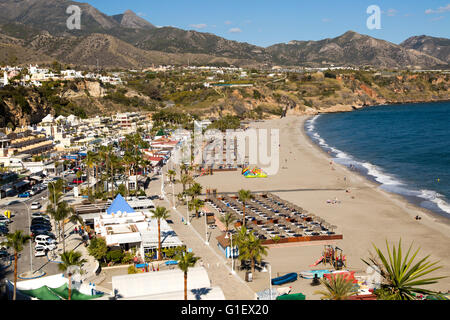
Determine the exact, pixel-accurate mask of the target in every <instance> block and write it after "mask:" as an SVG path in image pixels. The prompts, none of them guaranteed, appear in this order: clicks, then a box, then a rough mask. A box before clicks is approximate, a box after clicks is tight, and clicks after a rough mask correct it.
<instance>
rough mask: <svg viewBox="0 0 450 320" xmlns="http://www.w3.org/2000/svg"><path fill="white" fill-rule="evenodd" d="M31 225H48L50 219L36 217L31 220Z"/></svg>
mask: <svg viewBox="0 0 450 320" xmlns="http://www.w3.org/2000/svg"><path fill="white" fill-rule="evenodd" d="M33 223H46V224H49V223H50V219H48V217H44V216H43V215H41V216H39V217H36V218H32V219H31V224H33Z"/></svg>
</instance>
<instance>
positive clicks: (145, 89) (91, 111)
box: [0, 70, 450, 127]
mask: <svg viewBox="0 0 450 320" xmlns="http://www.w3.org/2000/svg"><path fill="white" fill-rule="evenodd" d="M210 76H211V74H208V73H197V72H195V71H188V70H174V71H171V72H161V73H152V72H147V73H133V75H128V76H126V75H124V80H125V81H126V84H124V85H120V86H111V85H103V84H101V83H99V82H98V81H87V80H77V81H72V82H69V81H65V82H61V81H59V82H46V83H44V84H43V86H42V87H41V88H21V87H17V88H13V87H6V88H3V89H0V97H1V98H2V102H1V103H0V111H2V115H3V116H2V118H0V127H1V126H4V125H9V126H12V127H14V126H18V125H24V124H30V123H37V122H39V121H40V120H41V119H42V118H43V117H44V116H45V115H46V114H47V113H48V112H50V113H52V114H53V115H55V116H57V115H60V114H61V115H64V116H68V115H70V114H75V115H78V116H81V117H86V116H95V115H99V114H102V115H108V114H115V113H116V112H119V111H158V110H166V111H171V112H176V113H183V114H187V113H189V114H191V115H196V116H198V117H200V118H203V117H223V116H226V115H233V116H238V117H239V118H241V119H249V118H250V119H263V118H267V117H279V116H281V115H282V114H284V113H288V114H317V113H320V112H341V111H351V110H354V109H358V108H362V107H364V106H370V105H380V104H396V103H408V102H424V101H427V102H429V101H444V100H450V75H448V74H443V73H413V72H398V73H392V72H387V73H386V72H368V71H327V72H325V73H321V72H318V73H301V74H300V73H289V74H287V75H278V76H277V78H276V79H274V78H273V77H268V76H267V74H264V73H258V74H256V73H252V75H251V76H250V77H249V78H248V79H246V80H245V81H244V82H245V83H251V84H252V85H253V87H241V88H231V87H220V88H219V87H209V88H205V87H204V86H203V83H204V82H205V81H207V80H206V78H207V77H210ZM223 79H224V80H225V81H226V82H227V83H243V80H239V76H238V75H224V76H223ZM168 105H172V107H167V106H168Z"/></svg>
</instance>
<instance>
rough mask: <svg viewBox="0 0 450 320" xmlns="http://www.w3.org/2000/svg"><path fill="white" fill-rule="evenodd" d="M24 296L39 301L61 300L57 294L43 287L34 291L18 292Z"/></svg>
mask: <svg viewBox="0 0 450 320" xmlns="http://www.w3.org/2000/svg"><path fill="white" fill-rule="evenodd" d="M18 291H20V292H21V293H23V294H24V295H27V296H30V297H33V298H37V299H39V300H61V297H59V296H58V295H57V294H55V293H54V292H52V291H51V290H50V288H49V287H47V286H43V287H40V288H37V289H33V290H18Z"/></svg>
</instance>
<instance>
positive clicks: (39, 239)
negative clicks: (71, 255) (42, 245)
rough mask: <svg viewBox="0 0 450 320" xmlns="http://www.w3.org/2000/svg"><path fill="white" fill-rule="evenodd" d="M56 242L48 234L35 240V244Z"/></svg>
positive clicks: (41, 235)
mask: <svg viewBox="0 0 450 320" xmlns="http://www.w3.org/2000/svg"><path fill="white" fill-rule="evenodd" d="M47 241H48V242H55V243H56V241H55V239H53V238H52V237H50V236H49V235H46V234H39V235H37V236H36V237H35V238H34V242H36V243H37V242H47Z"/></svg>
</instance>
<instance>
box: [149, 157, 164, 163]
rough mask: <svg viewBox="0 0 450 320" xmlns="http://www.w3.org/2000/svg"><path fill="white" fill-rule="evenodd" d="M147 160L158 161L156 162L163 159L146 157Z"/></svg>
mask: <svg viewBox="0 0 450 320" xmlns="http://www.w3.org/2000/svg"><path fill="white" fill-rule="evenodd" d="M147 158H148V160H150V161H158V162H159V161H161V160H163V159H164V158H161V157H152V156H148V157H147Z"/></svg>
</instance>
